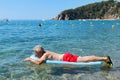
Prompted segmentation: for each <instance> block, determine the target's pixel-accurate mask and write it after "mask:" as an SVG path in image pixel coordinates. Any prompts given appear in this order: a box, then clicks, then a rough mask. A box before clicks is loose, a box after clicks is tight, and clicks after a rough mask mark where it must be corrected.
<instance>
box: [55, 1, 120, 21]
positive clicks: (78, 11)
mask: <svg viewBox="0 0 120 80" xmlns="http://www.w3.org/2000/svg"><path fill="white" fill-rule="evenodd" d="M54 19H55V20H77V19H120V2H118V1H115V0H107V1H102V2H96V3H93V4H88V5H85V6H81V7H77V8H75V9H68V10H64V11H62V12H61V13H60V14H59V15H58V16H57V17H56V18H54Z"/></svg>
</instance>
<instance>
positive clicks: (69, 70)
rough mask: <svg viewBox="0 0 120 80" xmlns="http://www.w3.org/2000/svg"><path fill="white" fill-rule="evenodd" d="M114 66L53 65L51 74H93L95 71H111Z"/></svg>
mask: <svg viewBox="0 0 120 80" xmlns="http://www.w3.org/2000/svg"><path fill="white" fill-rule="evenodd" d="M111 69H112V68H109V67H108V66H101V67H100V66H94V67H93V66H86V67H85V66H84V67H79V66H77V67H76V66H70V65H64V66H60V67H58V66H57V67H55V66H54V67H52V68H51V70H52V72H51V73H50V74H51V75H62V74H73V75H74V74H78V73H80V74H81V73H84V74H93V73H95V72H99V71H103V72H105V73H109V71H110V70H111Z"/></svg>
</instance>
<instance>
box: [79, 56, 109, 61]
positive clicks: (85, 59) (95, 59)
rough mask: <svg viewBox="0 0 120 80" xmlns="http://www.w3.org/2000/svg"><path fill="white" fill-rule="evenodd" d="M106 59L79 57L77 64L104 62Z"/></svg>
mask: <svg viewBox="0 0 120 80" xmlns="http://www.w3.org/2000/svg"><path fill="white" fill-rule="evenodd" d="M106 59H107V57H98V56H84V57H81V56H79V57H78V59H77V62H91V61H106Z"/></svg>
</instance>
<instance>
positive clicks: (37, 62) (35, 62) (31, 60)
mask: <svg viewBox="0 0 120 80" xmlns="http://www.w3.org/2000/svg"><path fill="white" fill-rule="evenodd" d="M24 61H30V62H32V63H34V64H42V63H43V62H44V61H45V60H43V59H39V60H34V59H32V58H30V57H28V58H26V59H24Z"/></svg>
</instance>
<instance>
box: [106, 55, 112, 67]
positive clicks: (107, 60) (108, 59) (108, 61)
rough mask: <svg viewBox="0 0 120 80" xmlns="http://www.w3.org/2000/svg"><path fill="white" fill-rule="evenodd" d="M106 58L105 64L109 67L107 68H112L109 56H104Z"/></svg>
mask: <svg viewBox="0 0 120 80" xmlns="http://www.w3.org/2000/svg"><path fill="white" fill-rule="evenodd" d="M106 57H107V59H106V61H105V62H106V63H107V64H108V65H109V67H112V66H113V63H112V61H111V59H110V56H106Z"/></svg>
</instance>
